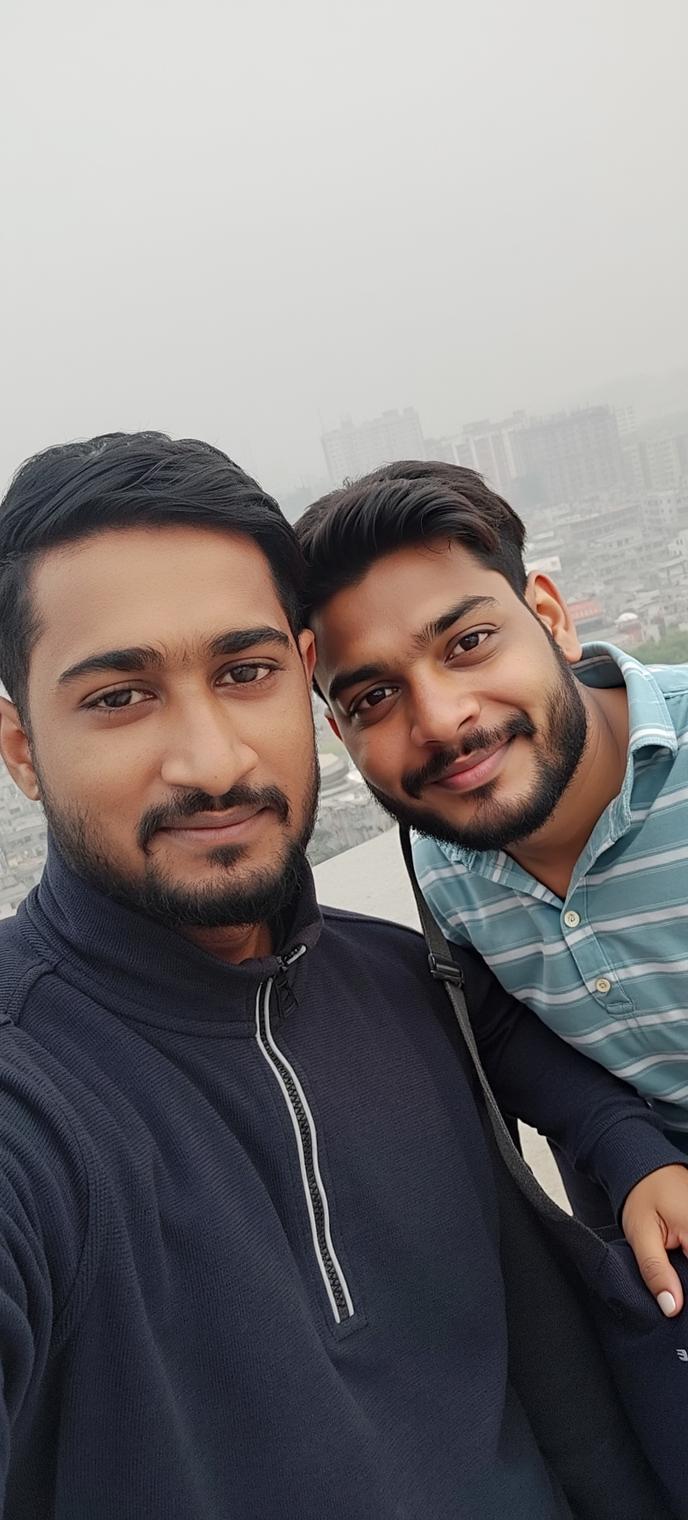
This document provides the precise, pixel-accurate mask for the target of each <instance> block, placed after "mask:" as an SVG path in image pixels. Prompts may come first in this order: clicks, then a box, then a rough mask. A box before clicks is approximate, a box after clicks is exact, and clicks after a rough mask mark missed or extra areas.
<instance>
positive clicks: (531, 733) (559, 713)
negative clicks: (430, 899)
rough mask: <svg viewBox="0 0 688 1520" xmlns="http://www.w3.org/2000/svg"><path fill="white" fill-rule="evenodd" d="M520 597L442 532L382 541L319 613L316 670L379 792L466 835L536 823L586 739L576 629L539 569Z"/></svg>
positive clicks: (394, 806)
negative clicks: (428, 540) (403, 542)
mask: <svg viewBox="0 0 688 1520" xmlns="http://www.w3.org/2000/svg"><path fill="white" fill-rule="evenodd" d="M526 597H527V601H526V602H524V601H522V600H521V598H520V597H518V596H517V594H516V592H515V591H513V590H512V588H511V586H510V585H509V583H508V581H507V580H506V579H505V577H504V576H503V575H500V574H499V573H498V572H497V571H495V570H491V569H489V568H487V567H486V566H484V565H483V564H481V563H480V561H479V560H478V559H476V558H475V556H474V555H472V554H470V553H469V552H468V551H467V550H466V549H464V548H462V547H461V546H459V545H458V544H455V543H452V544H447V543H446V541H442V542H438V543H437V544H433V545H431V544H424V545H419V546H415V545H414V546H409V547H405V548H403V549H399V550H396V551H394V552H393V553H390V554H388V555H385V556H384V557H383V558H381V559H379V560H377V561H376V562H375V564H373V565H372V567H371V568H370V570H368V572H367V573H366V574H365V575H364V576H363V578H362V579H361V580H360V581H359V582H358V583H357V584H355V585H353V586H348V587H346V588H345V589H343V590H342V591H339V592H338V593H337V594H336V595H335V596H333V597H332V598H331V600H330V601H329V602H328V603H327V604H326V605H325V606H324V607H321V608H320V609H319V610H318V612H317V613H316V615H315V616H314V618H313V627H314V630H315V634H316V639H317V649H318V656H317V666H316V678H317V681H318V684H319V686H320V689H321V691H322V692H323V694H324V696H325V698H326V700H327V701H328V703H329V706H330V710H331V715H332V720H333V723H334V725H335V726H336V728H337V730H338V732H339V733H340V734H341V737H342V739H343V741H344V743H345V744H346V747H347V749H348V750H349V752H350V754H351V755H352V756H353V759H354V760H355V762H356V764H357V765H358V767H359V769H360V770H361V772H362V774H363V775H364V777H365V779H366V781H367V782H368V784H369V786H370V787H371V790H372V791H373V792H374V794H375V796H376V797H377V798H378V800H379V801H380V802H382V804H383V806H384V807H386V808H387V810H388V811H389V812H391V813H392V814H393V815H394V816H395V817H396V818H398V819H400V820H401V821H402V822H406V823H409V824H412V825H414V826H415V827H416V828H418V829H420V830H421V831H422V832H424V833H428V834H433V835H435V836H437V837H439V838H443V839H448V840H450V841H451V842H455V843H459V844H462V845H464V846H466V847H467V848H472V849H477V850H487V849H495V848H503V847H505V846H507V845H508V844H510V843H513V842H515V841H516V840H518V839H522V838H525V837H528V836H529V835H531V834H533V833H534V832H536V831H537V830H538V829H540V828H541V827H542V826H543V825H544V824H545V823H546V821H547V819H548V818H549V817H550V815H551V814H552V812H553V810H554V808H555V807H556V805H557V803H558V802H559V800H560V798H561V797H562V794H563V793H564V791H565V789H566V787H567V785H568V783H569V781H570V780H571V778H572V777H573V775H574V773H575V771H576V769H577V766H578V763H579V761H580V759H581V756H582V754H583V750H584V747H585V742H586V732H587V723H586V710H585V707H584V704H583V702H582V699H581V697H580V694H579V691H578V686H577V683H576V681H575V678H574V677H573V675H572V673H571V671H570V669H569V664H570V663H571V662H573V661H575V660H576V659H578V658H579V657H580V645H579V643H578V639H577V637H576V634H575V630H574V629H573V627H572V624H571V622H570V619H569V617H568V613H567V611H566V608H565V606H564V604H563V603H562V601H561V598H560V597H559V595H558V593H557V591H556V589H555V588H554V587H553V586H552V585H551V583H550V582H549V581H547V580H546V579H545V578H543V577H535V578H534V579H531V581H530V582H529V583H528V588H527V592H526ZM533 614H535V615H533Z"/></svg>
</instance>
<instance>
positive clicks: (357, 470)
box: [321, 406, 426, 486]
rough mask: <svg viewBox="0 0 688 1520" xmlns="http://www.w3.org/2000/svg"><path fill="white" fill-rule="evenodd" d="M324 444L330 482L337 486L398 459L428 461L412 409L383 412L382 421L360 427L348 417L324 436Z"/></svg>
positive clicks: (362, 423)
mask: <svg viewBox="0 0 688 1520" xmlns="http://www.w3.org/2000/svg"><path fill="white" fill-rule="evenodd" d="M321 441H322V446H323V450H324V453H325V459H326V460H327V469H328V472H329V476H330V480H331V481H332V484H333V485H335V486H337V485H341V483H342V481H343V480H348V479H353V480H355V479H356V478H357V476H359V475H365V474H366V473H367V472H368V470H374V469H375V468H376V466H377V465H381V464H390V463H391V462H392V461H393V460H395V459H425V458H426V449H425V439H424V437H423V430H422V428H421V425H420V418H419V416H418V413H417V411H416V410H415V408H414V407H412V406H407V407H405V408H404V410H403V411H390V412H383V413H382V416H381V417H373V418H371V419H370V420H369V421H368V422H361V423H358V424H355V423H353V422H352V421H351V418H350V417H347V418H345V419H344V421H343V422H342V424H341V427H338V428H333V429H332V431H331V432H329V433H323V436H322V440H321Z"/></svg>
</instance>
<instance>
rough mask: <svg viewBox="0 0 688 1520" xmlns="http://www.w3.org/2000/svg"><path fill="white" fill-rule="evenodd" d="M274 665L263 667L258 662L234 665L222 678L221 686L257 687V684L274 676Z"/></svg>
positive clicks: (224, 672)
mask: <svg viewBox="0 0 688 1520" xmlns="http://www.w3.org/2000/svg"><path fill="white" fill-rule="evenodd" d="M274 669H275V668H274V666H273V665H265V664H263V665H261V664H260V663H259V662H258V661H255V660H254V661H253V663H250V664H249V663H246V664H244V665H232V666H231V668H230V669H229V670H225V671H223V673H222V676H221V678H220V683H219V684H220V685H224V686H252V685H253V686H255V685H256V683H257V682H259V681H264V680H266V678H267V677H268V676H271V675H274Z"/></svg>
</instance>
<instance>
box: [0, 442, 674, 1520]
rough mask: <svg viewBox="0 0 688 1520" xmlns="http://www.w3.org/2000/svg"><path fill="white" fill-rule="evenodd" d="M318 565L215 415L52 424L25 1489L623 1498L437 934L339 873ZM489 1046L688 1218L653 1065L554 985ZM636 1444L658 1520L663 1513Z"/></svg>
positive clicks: (559, 1124)
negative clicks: (536, 1335)
mask: <svg viewBox="0 0 688 1520" xmlns="http://www.w3.org/2000/svg"><path fill="white" fill-rule="evenodd" d="M300 573H301V564H300V558H299V553H298V549H297V546H296V542H295V538H294V535H293V532H292V530H291V528H290V527H289V525H288V524H287V523H286V521H285V520H284V518H283V517H282V516H281V514H280V513H279V511H278V509H277V507H276V505H275V504H274V502H272V501H271V499H270V498H269V497H267V496H266V495H265V494H264V493H263V492H262V491H261V490H260V489H259V487H258V486H257V485H256V484H255V483H254V482H253V481H251V480H250V479H249V478H248V477H247V476H246V475H244V474H243V472H242V471H241V470H239V469H238V468H237V467H236V466H235V465H233V464H232V463H231V462H230V461H229V460H228V459H227V458H226V457H225V456H224V455H222V454H220V453H219V452H218V451H217V450H215V449H213V448H210V447H208V446H206V445H204V444H200V443H196V442H193V441H188V440H187V441H182V442H177V443H173V442H171V441H170V440H169V439H167V438H165V437H163V436H161V435H158V434H139V435H131V436H126V435H111V436H109V437H106V438H100V439H94V440H91V441H90V442H89V443H88V444H84V445H70V446H68V447H65V448H62V449H55V450H50V451H48V452H47V453H46V454H44V455H42V456H38V457H37V458H35V459H33V460H31V461H29V462H28V463H27V464H26V465H25V466H24V467H23V469H22V470H21V471H20V472H19V474H18V475H17V477H16V478H15V480H14V482H13V483H12V485H11V487H10V489H9V492H8V494H7V496H6V498H5V500H4V503H3V505H2V509H1V511H0V603H1V605H2V636H1V652H0V675H1V676H2V680H3V682H4V683H5V686H6V688H7V690H8V692H9V694H10V698H11V700H3V702H2V718H1V722H0V742H1V745H2V753H3V756H4V759H5V761H6V764H7V765H8V767H9V769H10V771H11V773H12V775H13V776H14V778H15V780H16V781H17V783H18V784H19V786H20V787H21V788H22V790H23V791H24V792H25V793H26V795H27V796H29V797H33V798H36V799H40V801H41V803H42V805H43V807H44V809H45V812H46V815H47V819H48V823H49V829H50V852H49V859H48V864H47V867H46V870H45V873H44V876H43V878H42V880H41V882H40V885H39V886H38V888H37V890H36V891H35V892H33V893H31V894H30V896H29V897H28V899H27V901H26V902H25V903H24V904H23V906H22V907H21V908H20V910H19V912H18V914H17V916H16V918H15V919H14V920H11V921H10V920H8V921H6V922H4V923H3V925H2V927H1V933H0V978H1V985H2V993H1V998H0V1149H1V1151H2V1164H1V1165H0V1357H1V1362H2V1395H1V1398H0V1484H1V1490H2V1506H3V1508H2V1513H3V1514H4V1515H5V1516H6V1517H10V1520H48V1517H51V1520H144V1517H145V1520H323V1517H324V1516H328V1517H329V1520H445V1517H446V1520H449V1517H451V1520H455V1517H459V1516H460V1517H465V1520H498V1517H509V1520H555V1517H557V1520H562V1517H565V1516H571V1515H572V1514H573V1513H574V1512H575V1513H576V1514H577V1515H584V1516H585V1517H586V1520H597V1517H598V1516H601V1515H602V1514H604V1516H608V1515H610V1514H611V1513H612V1512H613V1511H612V1510H610V1509H609V1506H608V1504H606V1505H603V1504H602V1500H601V1499H600V1506H601V1507H600V1508H599V1509H595V1508H594V1507H592V1508H591V1507H590V1504H589V1503H588V1504H587V1506H586V1504H585V1503H584V1502H583V1501H580V1500H579V1499H578V1498H576V1497H575V1496H576V1494H577V1493H578V1489H577V1483H576V1478H575V1474H574V1476H573V1477H572V1468H573V1469H575V1460H574V1462H573V1464H572V1462H571V1461H570V1460H569V1459H568V1458H567V1462H566V1463H565V1464H564V1465H565V1467H566V1474H565V1475H564V1478H563V1487H562V1483H560V1481H559V1477H558V1475H557V1471H556V1470H555V1469H556V1462H555V1461H554V1460H553V1459H552V1452H551V1449H548V1460H546V1458H545V1454H544V1453H543V1450H542V1449H541V1446H542V1442H541V1440H540V1439H539V1437H538V1434H537V1432H536V1429H535V1427H534V1424H533V1419H534V1416H533V1418H531V1414H530V1411H529V1409H528V1408H526V1407H524V1397H523V1392H522V1389H521V1388H519V1387H518V1386H517V1385H516V1383H515V1381H514V1377H512V1366H511V1361H510V1353H509V1340H508V1330H509V1327H508V1323H507V1313H506V1307H505V1293H504V1283H503V1273H502V1266H501V1260H500V1238H499V1231H500V1224H499V1209H498V1186H497V1184H498V1183H499V1181H500V1179H499V1177H497V1176H496V1175H495V1163H494V1160H493V1159H492V1158H491V1156H490V1152H489V1149H488V1145H487V1143H486V1138H485V1135H484V1132H483V1128H482V1124H481V1114H480V1111H479V1107H478V1105H477V1103H476V1099H475V1096H474V1094H473V1092H472V1090H471V1086H470V1083H469V1080H468V1078H467V1075H466V1071H465V1068H464V1065H463V1062H462V1058H461V1053H460V1049H459V1041H458V1036H457V1035H456V1033H455V1030H454V1028H453V1025H452V1020H451V1013H450V1009H449V1006H448V1004H447V1002H446V999H445V997H444V994H443V992H442V991H441V990H439V989H437V988H435V986H434V985H433V984H432V983H431V982H430V980H429V978H428V975H427V967H426V962H425V956H424V952H423V946H422V942H421V941H420V940H419V938H418V937H417V936H416V935H414V934H412V933H410V932H408V931H406V930H403V929H400V928H396V927H393V926H391V925H389V924H386V923H384V922H380V921H377V920H370V919H361V918H356V917H355V916H351V915H346V914H341V913H334V912H328V911H327V910H323V911H321V910H319V908H318V906H317V904H316V901H315V896H314V891H313V883H312V879H311V876H310V873H309V870H308V867H307V865H306V861H305V855H304V850H305V846H306V843H307V841H308V838H309V835H310V831H311V828H312V824H313V818H314V812H315V807H316V794H317V775H316V763H315V749H314V743H313V732H312V716H311V706H310V678H311V674H312V668H313V645H312V636H311V635H310V634H309V633H307V632H304V631H302V629H301V625H300V620H299V579H300ZM466 978H467V983H468V987H469V992H470V995H471V999H472V1001H473V1003H474V1005H475V1006H476V1007H477V1008H481V1009H486V1008H489V1007H491V1006H492V1005H494V1011H495V1019H494V1022H495V1024H496V1025H499V1024H500V1020H499V1017H498V1014H499V1007H500V1004H503V1001H504V999H505V998H506V996H507V995H506V994H505V993H503V992H502V991H501V990H500V989H499V988H498V987H497V986H496V984H495V983H494V981H493V980H492V979H491V977H490V976H489V974H488V973H487V972H486V970H485V968H484V967H481V966H480V965H478V964H476V963H473V962H470V961H469V960H468V959H467V961H466ZM480 1022H481V1025H482V1026H483V1028H484V1029H487V1028H488V1027H489V1019H488V1017H487V1016H486V1017H484V1018H482V1017H481V1020H480ZM483 1055H484V1059H485V1061H486V1064H487V1066H488V1069H489V1071H490V1074H491V1076H492V1080H493V1082H494V1083H495V1086H496V1088H497V1090H498V1092H499V1096H500V1099H501V1101H502V1102H503V1103H504V1105H505V1106H506V1108H507V1109H508V1110H509V1111H510V1112H512V1113H513V1112H517V1113H520V1114H522V1115H523V1116H524V1117H526V1118H528V1119H529V1120H530V1121H531V1122H532V1123H536V1124H538V1125H539V1127H541V1128H542V1129H543V1130H545V1131H546V1132H547V1133H548V1134H551V1135H552V1136H553V1137H554V1138H555V1139H556V1140H557V1142H558V1143H559V1144H560V1145H561V1146H562V1147H563V1148H564V1150H565V1151H566V1152H567V1154H568V1155H569V1157H570V1158H571V1160H572V1161H573V1162H574V1163H575V1164H577V1165H579V1166H581V1167H585V1168H586V1169H587V1170H588V1171H589V1172H590V1173H591V1174H592V1175H593V1176H594V1177H595V1178H596V1179H597V1180H598V1181H601V1182H602V1183H603V1184H604V1185H605V1186H606V1187H607V1189H608V1191H609V1193H610V1195H611V1197H612V1199H613V1201H614V1204H615V1207H616V1208H617V1210H618V1211H621V1210H622V1209H623V1208H624V1205H625V1207H626V1209H628V1207H629V1195H630V1200H631V1202H632V1204H633V1209H634V1211H635V1214H634V1217H641V1218H642V1217H644V1216H645V1215H646V1216H647V1217H648V1218H650V1217H651V1218H652V1219H653V1220H654V1217H655V1214H656V1211H657V1210H658V1209H659V1208H660V1207H661V1208H662V1209H663V1210H664V1212H665V1213H666V1214H667V1216H668V1218H669V1219H670V1222H671V1220H672V1219H673V1221H674V1224H675V1226H676V1228H677V1229H678V1228H679V1226H680V1220H681V1218H682V1219H683V1220H686V1219H688V1208H687V1207H686V1196H687V1193H686V1190H687V1188H688V1182H687V1180H686V1174H685V1171H684V1169H683V1167H682V1166H680V1165H677V1164H675V1163H679V1162H680V1160H681V1158H680V1156H679V1155H678V1153H675V1152H674V1151H673V1148H672V1147H671V1145H670V1144H669V1143H668V1142H667V1140H666V1139H665V1138H664V1137H663V1135H662V1134H661V1132H660V1131H659V1129H658V1127H657V1126H656V1124H655V1122H654V1120H653V1118H652V1116H651V1115H650V1114H649V1113H648V1111H647V1110H646V1109H645V1107H644V1105H643V1104H642V1103H640V1102H639V1101H638V1100H636V1099H635V1097H634V1096H633V1095H632V1094H631V1093H630V1092H629V1091H628V1089H627V1088H624V1087H622V1086H620V1085H618V1084H616V1083H615V1082H614V1080H613V1079H612V1078H611V1077H610V1076H608V1075H607V1074H606V1073H605V1072H603V1071H602V1070H601V1069H600V1068H598V1067H595V1066H594V1065H592V1064H591V1063H589V1062H587V1061H585V1060H584V1059H583V1058H582V1057H578V1056H577V1055H576V1054H574V1053H573V1052H572V1051H570V1050H569V1049H568V1048H567V1047H566V1046H565V1045H563V1044H562V1042H561V1041H560V1040H558V1039H557V1038H556V1037H555V1036H554V1035H551V1034H550V1033H549V1031H548V1030H546V1029H545V1028H544V1027H543V1026H542V1025H541V1024H540V1023H539V1022H538V1021H537V1020H536V1019H534V1018H533V1017H532V1016H531V1015H530V1014H528V1013H527V1012H524V1014H523V1018H522V1019H521V1020H519V1021H518V1024H517V1026H515V1031H514V1033H513V1034H512V1037H511V1038H510V1041H509V1042H508V1045H506V1046H505V1045H504V1043H503V1042H501V1043H499V1042H497V1041H495V1042H494V1043H492V1044H491V1042H490V1038H489V1035H484V1046H483ZM510 1249H515V1246H514V1242H513V1241H510V1239H509V1238H507V1239H502V1241H501V1251H502V1253H507V1254H508V1252H509V1250H510ZM541 1291H542V1292H543V1294H544V1293H545V1292H546V1288H545V1285H544V1284H543V1283H541V1282H539V1281H538V1278H537V1276H536V1275H535V1274H534V1276H533V1284H532V1292H533V1294H534V1295H536V1296H537V1295H538V1293H540V1292H541ZM653 1312H654V1311H653ZM656 1312H657V1314H659V1310H657V1311H656ZM584 1396H585V1391H584V1390H581V1389H580V1388H577V1387H570V1388H568V1389H565V1390H564V1392H563V1394H562V1399H563V1400H564V1402H562V1406H561V1409H560V1410H557V1411H556V1414H557V1416H558V1418H559V1423H560V1426H561V1431H562V1441H563V1442H565V1440H566V1434H567V1428H568V1425H569V1424H570V1422H571V1421H573V1422H574V1426H575V1421H576V1419H578V1418H579V1416H580V1418H583V1417H584V1416H585V1411H584V1410H582V1409H581V1408H580V1406H581V1404H582V1402H583V1401H584ZM566 1400H568V1402H566ZM596 1418H597V1419H598V1424H599V1423H600V1421H601V1414H599V1412H598V1415H597V1416H596ZM594 1428H595V1427H594V1422H593V1434H592V1435H591V1437H590V1443H591V1445H590V1449H588V1446H589V1443H588V1442H587V1441H586V1442H584V1443H582V1445H583V1446H585V1448H586V1449H584V1450H581V1452H580V1463H581V1464H582V1465H583V1466H584V1465H585V1464H586V1463H588V1464H589V1463H590V1461H591V1460H592V1461H593V1462H594V1463H597V1465H598V1469H599V1472H600V1482H602V1481H603V1469H604V1467H605V1464H606V1463H608V1462H610V1461H611V1455H612V1454H611V1447H610V1445H609V1441H607V1444H606V1446H605V1444H604V1442H602V1443H601V1445H600V1449H599V1451H598V1450H597V1449H596V1448H595V1447H594ZM630 1444H631V1446H632V1443H630ZM569 1457H570V1454H569ZM628 1461H629V1464H630V1467H629V1471H630V1474H631V1476H630V1477H629V1479H628V1484H627V1487H626V1489H625V1491H624V1493H623V1494H619V1496H618V1497H619V1507H618V1515H619V1517H621V1516H623V1517H624V1520H654V1517H659V1516H660V1515H661V1516H662V1517H664V1516H665V1515H666V1514H667V1513H668V1512H667V1511H665V1509H664V1508H663V1504H662V1501H661V1500H660V1499H659V1498H658V1496H657V1495H656V1494H653V1490H652V1480H651V1478H650V1477H649V1475H648V1474H647V1473H646V1471H645V1469H644V1467H643V1464H642V1461H641V1460H640V1458H639V1457H636V1456H635V1454H634V1452H633V1450H632V1449H631V1450H630V1451H629V1454H628ZM567 1494H568V1496H569V1498H571V1499H572V1505H570V1504H569V1498H567ZM572 1506H573V1507H572Z"/></svg>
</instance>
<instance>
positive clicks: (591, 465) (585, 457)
mask: <svg viewBox="0 0 688 1520" xmlns="http://www.w3.org/2000/svg"><path fill="white" fill-rule="evenodd" d="M512 442H513V449H514V460H515V464H516V474H517V475H522V476H527V477H529V478H530V479H533V480H536V481H537V482H538V486H539V492H540V497H541V500H542V502H543V503H549V504H551V505H556V504H557V503H559V502H566V501H582V500H584V499H585V497H587V496H593V495H598V494H600V493H604V492H607V491H613V490H615V489H617V488H618V487H619V486H621V485H623V483H624V463H623V458H622V454H621V443H620V439H619V427H618V423H617V420H616V417H615V416H614V413H613V411H612V410H611V408H610V407H608V406H588V407H583V408H581V409H580V410H579V411H575V412H560V413H557V414H556V415H554V416H551V417H539V418H534V419H533V420H532V421H529V422H527V423H526V424H525V425H524V426H522V427H520V428H518V429H516V430H515V431H514V433H513V436H512Z"/></svg>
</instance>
